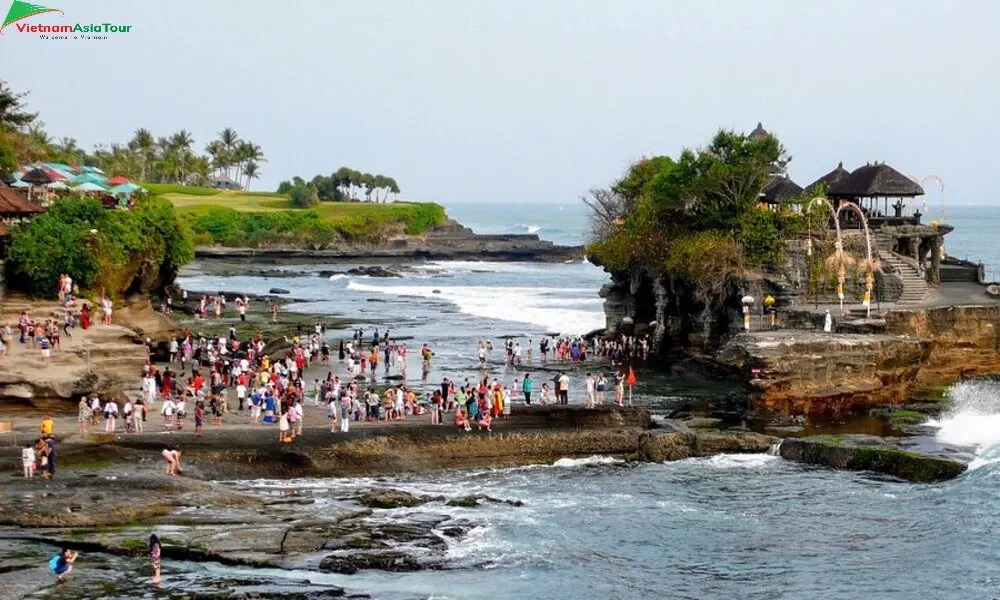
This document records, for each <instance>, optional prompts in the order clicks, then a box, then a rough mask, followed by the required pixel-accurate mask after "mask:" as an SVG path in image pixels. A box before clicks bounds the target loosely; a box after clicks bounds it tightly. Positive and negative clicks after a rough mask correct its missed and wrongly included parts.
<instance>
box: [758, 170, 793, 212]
mask: <svg viewBox="0 0 1000 600" xmlns="http://www.w3.org/2000/svg"><path fill="white" fill-rule="evenodd" d="M801 195H802V186H800V185H799V184H797V183H795V182H794V181H792V180H791V179H789V178H788V176H787V175H775V176H773V177H771V180H770V181H768V182H767V185H765V186H764V189H763V190H762V191H761V193H760V200H761V202H763V203H765V204H771V205H775V204H781V203H782V202H783V201H785V200H793V199H796V198H798V197H799V196H801Z"/></svg>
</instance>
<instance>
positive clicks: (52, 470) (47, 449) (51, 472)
mask: <svg viewBox="0 0 1000 600" xmlns="http://www.w3.org/2000/svg"><path fill="white" fill-rule="evenodd" d="M42 448H43V452H44V453H45V454H44V457H45V465H44V466H45V473H43V474H42V478H43V479H52V478H53V477H55V475H56V439H55V438H54V437H52V436H51V435H50V436H49V437H47V438H45V439H44V440H42Z"/></svg>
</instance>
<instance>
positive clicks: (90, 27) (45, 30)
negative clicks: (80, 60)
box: [0, 0, 132, 39]
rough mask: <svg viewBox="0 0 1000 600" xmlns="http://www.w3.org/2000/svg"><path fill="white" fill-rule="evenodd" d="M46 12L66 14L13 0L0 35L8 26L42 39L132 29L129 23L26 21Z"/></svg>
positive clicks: (103, 34)
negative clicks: (47, 22) (50, 22)
mask: <svg viewBox="0 0 1000 600" xmlns="http://www.w3.org/2000/svg"><path fill="white" fill-rule="evenodd" d="M46 13H59V14H60V15H62V16H64V17H65V16H66V13H64V12H63V11H61V10H59V9H58V8H49V7H48V6H42V5H40V4H31V3H30V2H22V1H21V0H14V1H13V2H12V3H11V5H10V10H8V11H7V17H6V18H5V19H4V20H3V25H0V35H3V34H4V31H5V30H6V31H10V29H8V26H12V29H13V30H14V31H16V32H18V33H36V34H41V35H39V37H41V38H42V39H107V37H108V34H116V33H128V32H129V31H131V30H132V26H131V25H118V24H116V23H75V24H73V25H65V24H64V25H48V24H35V23H28V22H27V19H29V18H31V17H37V16H38V15H43V14H46Z"/></svg>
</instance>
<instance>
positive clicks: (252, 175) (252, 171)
mask: <svg viewBox="0 0 1000 600" xmlns="http://www.w3.org/2000/svg"><path fill="white" fill-rule="evenodd" d="M243 175H245V176H246V178H247V185H246V189H247V190H249V189H250V180H252V179H257V178H258V177H260V168H259V167H258V165H257V163H256V161H254V160H252V159H251V160H249V161H247V163H246V164H245V165H243Z"/></svg>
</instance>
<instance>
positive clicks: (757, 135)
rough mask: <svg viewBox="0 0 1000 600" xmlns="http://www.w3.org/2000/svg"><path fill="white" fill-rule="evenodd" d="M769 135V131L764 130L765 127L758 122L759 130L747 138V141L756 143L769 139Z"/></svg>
mask: <svg viewBox="0 0 1000 600" xmlns="http://www.w3.org/2000/svg"><path fill="white" fill-rule="evenodd" d="M769 135H771V134H770V133H768V132H767V130H766V129H764V126H763V125H762V124H761V123H760V121H758V122H757V128H756V129H754V130H753V131H751V132H750V135H748V136H747V139H749V140H750V141H751V142H756V141H757V140H762V139H764V138H766V137H768V136H769Z"/></svg>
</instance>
